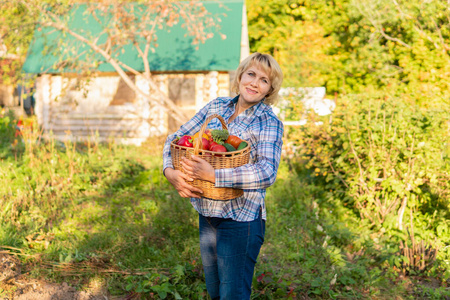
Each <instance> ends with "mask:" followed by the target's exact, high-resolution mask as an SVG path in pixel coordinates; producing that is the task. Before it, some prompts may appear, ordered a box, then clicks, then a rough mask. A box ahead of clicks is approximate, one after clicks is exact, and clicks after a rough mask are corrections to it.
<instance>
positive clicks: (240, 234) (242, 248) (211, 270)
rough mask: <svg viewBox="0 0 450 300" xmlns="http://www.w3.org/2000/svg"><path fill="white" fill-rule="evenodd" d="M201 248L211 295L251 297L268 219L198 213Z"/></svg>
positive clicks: (223, 298) (236, 298)
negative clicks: (240, 220) (235, 219)
mask: <svg viewBox="0 0 450 300" xmlns="http://www.w3.org/2000/svg"><path fill="white" fill-rule="evenodd" d="M199 224H200V251H201V254H202V263H203V269H204V271H205V279H206V288H207V290H208V293H209V295H210V296H211V298H212V299H214V300H215V299H220V300H241V299H242V300H243V299H250V294H251V290H252V279H253V271H254V269H255V264H256V258H257V257H258V254H259V250H260V249H261V246H262V244H263V242H264V234H265V231H266V227H265V225H266V224H265V221H264V220H263V219H262V218H261V212H260V213H259V217H258V218H257V219H256V220H254V221H251V222H237V221H234V220H232V219H222V218H210V217H204V216H202V215H200V214H199Z"/></svg>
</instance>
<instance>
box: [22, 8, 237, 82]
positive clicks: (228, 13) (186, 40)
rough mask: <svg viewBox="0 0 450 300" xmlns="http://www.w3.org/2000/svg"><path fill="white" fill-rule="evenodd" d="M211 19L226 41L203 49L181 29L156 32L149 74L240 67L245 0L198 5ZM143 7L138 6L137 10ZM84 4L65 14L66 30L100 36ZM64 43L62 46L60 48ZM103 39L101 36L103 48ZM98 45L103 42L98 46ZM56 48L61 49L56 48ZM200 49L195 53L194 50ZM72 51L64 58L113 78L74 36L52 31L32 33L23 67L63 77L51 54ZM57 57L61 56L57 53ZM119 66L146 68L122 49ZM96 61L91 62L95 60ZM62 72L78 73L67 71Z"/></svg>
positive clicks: (131, 50)
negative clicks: (84, 63) (217, 19)
mask: <svg viewBox="0 0 450 300" xmlns="http://www.w3.org/2000/svg"><path fill="white" fill-rule="evenodd" d="M202 3H203V5H204V7H205V8H206V10H207V11H208V12H210V13H211V14H212V15H219V14H221V15H220V19H221V22H220V23H218V24H219V25H220V33H222V34H224V35H225V36H226V38H225V39H222V37H221V36H220V34H219V33H218V32H214V36H213V37H212V38H210V39H208V40H206V42H205V43H204V44H201V43H200V44H199V45H193V44H192V40H193V39H192V37H190V36H187V35H186V33H187V32H186V30H185V29H184V28H182V27H181V23H179V24H178V25H175V26H173V27H172V28H170V31H168V30H165V29H160V30H159V31H158V32H157V36H158V47H157V48H156V49H155V53H152V52H151V51H149V55H148V58H149V63H150V69H151V71H229V70H235V69H236V68H237V66H238V65H239V61H240V53H241V30H242V28H241V24H242V7H243V0H231V1H230V0H228V1H223V2H222V3H219V2H216V1H214V2H202ZM135 5H141V4H135ZM86 8H87V6H86V4H79V5H76V6H74V7H73V8H72V9H71V10H70V11H69V12H68V14H67V16H66V17H68V25H69V27H70V29H72V30H73V31H75V32H83V34H84V35H86V34H90V35H92V36H96V35H99V34H100V32H101V31H102V28H101V25H100V24H99V23H98V21H96V20H95V19H94V18H93V17H92V16H91V15H90V14H86ZM60 39H62V42H63V44H58V41H59V40H60ZM105 40H106V37H105V36H103V42H104V41H105ZM101 42H102V36H100V38H99V43H101ZM58 45H59V46H58ZM197 46H198V49H196V47H197ZM56 47H57V48H59V49H76V50H73V51H75V52H74V53H70V54H65V58H67V57H70V58H72V59H73V58H74V57H76V59H77V60H78V61H81V62H82V61H83V60H84V61H92V59H94V58H95V60H98V61H101V62H102V63H100V64H99V66H98V67H97V70H98V71H100V72H115V70H114V68H113V67H112V66H111V65H110V64H109V63H106V62H105V60H104V58H103V57H102V56H100V55H99V54H96V53H94V52H92V51H91V50H90V48H89V47H88V46H86V45H84V44H83V43H81V42H79V41H78V40H76V39H75V38H73V37H72V36H70V35H68V34H64V33H62V32H60V31H56V30H54V29H52V28H36V30H35V32H34V37H33V41H32V43H31V45H30V48H29V50H28V55H27V58H26V61H25V64H24V66H23V70H24V71H25V72H27V73H61V70H60V69H57V68H55V67H54V66H55V64H56V63H58V62H60V61H61V54H60V55H55V53H54V52H52V51H53V50H51V49H54V48H56ZM59 53H60V52H59ZM118 56H119V60H120V61H122V62H124V63H126V64H127V65H129V66H130V67H132V68H133V69H135V70H137V71H144V64H143V61H142V59H141V58H140V57H139V55H138V52H137V51H136V49H135V48H134V46H132V45H125V46H123V51H121V52H120V53H119V54H118ZM93 57H94V58H93ZM64 72H76V70H75V69H71V68H70V67H66V68H65V69H64Z"/></svg>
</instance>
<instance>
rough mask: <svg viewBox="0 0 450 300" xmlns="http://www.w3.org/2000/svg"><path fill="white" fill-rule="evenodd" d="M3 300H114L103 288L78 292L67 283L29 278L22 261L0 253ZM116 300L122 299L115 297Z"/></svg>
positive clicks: (0, 285) (98, 287)
mask: <svg viewBox="0 0 450 300" xmlns="http://www.w3.org/2000/svg"><path fill="white" fill-rule="evenodd" d="M0 299H1V300H112V298H110V297H109V296H108V294H107V291H106V290H105V289H104V288H103V287H101V286H93V287H91V288H90V289H89V291H77V290H76V289H75V288H74V287H71V286H69V285H68V284H67V283H65V282H64V283H62V284H54V283H49V282H45V281H40V280H35V279H30V278H27V276H26V275H25V274H22V268H21V264H20V261H19V260H18V259H17V258H16V257H15V256H12V255H8V254H4V253H1V252H0ZM114 299H120V298H116V297H114Z"/></svg>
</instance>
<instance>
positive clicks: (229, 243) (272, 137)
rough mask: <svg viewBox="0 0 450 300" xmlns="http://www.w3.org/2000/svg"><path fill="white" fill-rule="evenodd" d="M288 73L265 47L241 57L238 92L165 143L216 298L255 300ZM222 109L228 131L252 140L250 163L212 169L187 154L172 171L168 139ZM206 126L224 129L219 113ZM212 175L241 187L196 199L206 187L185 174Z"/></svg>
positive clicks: (219, 183)
mask: <svg viewBox="0 0 450 300" xmlns="http://www.w3.org/2000/svg"><path fill="white" fill-rule="evenodd" d="M282 80H283V74H282V72H281V69H280V66H279V65H278V63H277V62H276V61H275V59H274V58H273V57H272V56H270V55H268V54H261V53H254V54H252V55H250V56H249V57H247V58H246V59H245V60H243V61H242V62H241V64H240V65H239V67H238V68H237V71H236V78H235V79H234V81H233V83H232V88H233V90H234V92H236V93H237V94H238V96H236V97H235V98H230V97H219V98H217V99H214V100H213V101H211V102H209V103H208V104H207V105H206V106H205V107H203V108H202V109H201V110H200V111H199V112H198V113H197V114H196V115H195V116H194V117H193V118H192V119H191V120H189V121H188V122H187V123H186V124H184V125H183V126H181V127H180V129H179V130H178V131H177V132H175V133H174V134H172V135H170V136H169V137H168V138H167V140H166V143H165V146H164V171H163V172H164V175H165V176H166V178H167V179H168V180H169V182H170V183H171V184H172V185H173V186H174V187H175V188H176V189H177V191H178V193H179V194H180V196H181V197H189V198H191V203H192V205H193V206H194V208H195V209H196V210H197V212H198V213H199V227H200V229H199V231H200V251H201V256H202V263H203V268H204V271H205V279H206V287H207V290H208V293H209V294H210V296H211V298H212V299H221V300H225V299H233V300H236V299H250V294H251V284H252V278H253V272H254V268H255V263H256V259H257V257H258V254H259V251H260V249H261V246H262V244H263V242H264V234H265V220H266V206H265V203H264V199H265V196H266V188H267V187H269V186H270V185H272V184H273V183H274V182H275V178H276V175H277V170H278V165H279V162H280V156H281V147H282V144H283V142H282V136H283V123H282V122H281V121H280V120H279V119H278V118H277V117H276V115H275V114H274V113H273V111H272V108H271V106H270V105H272V104H274V102H275V101H276V99H277V96H278V91H279V90H280V87H281V83H282ZM212 114H219V115H221V116H222V117H223V119H224V120H225V121H226V122H227V124H228V125H227V126H228V130H229V132H230V134H232V135H236V136H238V137H240V138H241V139H244V140H247V141H249V143H250V145H251V151H250V162H249V163H248V164H246V165H244V166H241V167H237V168H229V169H217V170H215V169H213V167H212V166H211V165H210V164H209V163H208V162H206V161H205V160H203V159H201V158H199V157H193V158H192V160H187V159H185V160H183V161H182V162H181V165H182V167H183V169H184V171H185V173H183V172H181V171H179V170H174V168H173V165H172V161H171V156H170V143H171V141H173V139H175V137H176V136H183V135H190V134H194V133H196V132H198V131H199V130H200V128H201V126H202V125H203V124H204V122H205V120H206V118H207V117H208V116H210V115H212ZM208 128H211V129H221V128H222V126H221V123H220V121H219V120H218V119H217V118H216V119H213V120H211V122H210V123H209V124H208ZM193 179H202V180H207V181H210V182H212V183H214V184H215V186H216V187H232V188H238V189H243V190H244V195H243V196H241V197H239V198H236V199H233V200H229V201H215V200H214V199H208V198H198V196H197V195H196V194H195V192H197V193H201V192H202V191H201V190H200V189H198V188H195V187H193V186H191V185H189V184H188V183H186V181H192V180H193Z"/></svg>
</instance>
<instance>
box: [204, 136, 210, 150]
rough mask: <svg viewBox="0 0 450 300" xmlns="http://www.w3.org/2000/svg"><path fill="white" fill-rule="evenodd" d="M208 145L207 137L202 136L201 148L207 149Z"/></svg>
mask: <svg viewBox="0 0 450 300" xmlns="http://www.w3.org/2000/svg"><path fill="white" fill-rule="evenodd" d="M210 147H211V146H210V144H209V141H208V140H207V139H205V138H202V149H203V150H209V148H210Z"/></svg>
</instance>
